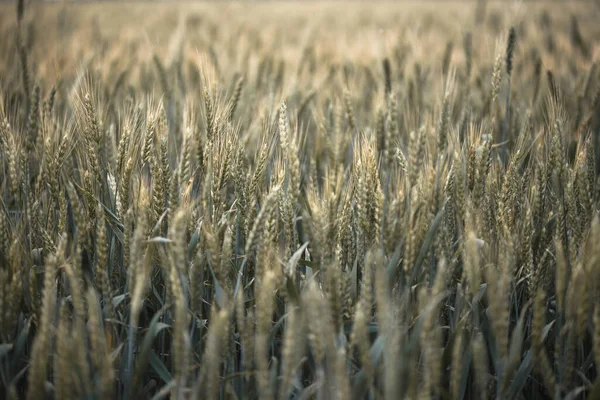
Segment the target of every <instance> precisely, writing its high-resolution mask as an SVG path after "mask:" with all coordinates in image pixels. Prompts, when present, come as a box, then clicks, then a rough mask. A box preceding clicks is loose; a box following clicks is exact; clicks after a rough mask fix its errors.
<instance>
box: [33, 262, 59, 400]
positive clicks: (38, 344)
mask: <svg viewBox="0 0 600 400" xmlns="http://www.w3.org/2000/svg"><path fill="white" fill-rule="evenodd" d="M59 262H60V258H59V257H58V256H57V255H54V254H52V255H51V256H50V257H49V258H48V261H47V262H46V265H45V268H44V289H43V298H42V311H41V316H40V322H39V326H38V332H37V334H36V336H35V340H34V344H33V348H32V351H31V353H32V354H31V360H32V365H31V372H30V373H29V375H28V385H29V387H30V388H31V389H30V390H29V391H28V393H27V396H28V398H29V399H36V398H42V397H45V393H44V384H45V381H46V379H47V378H48V353H49V350H50V347H51V344H52V338H53V333H52V329H51V328H52V326H53V322H54V314H55V309H56V288H55V279H56V268H57V266H58V263H59Z"/></svg>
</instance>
